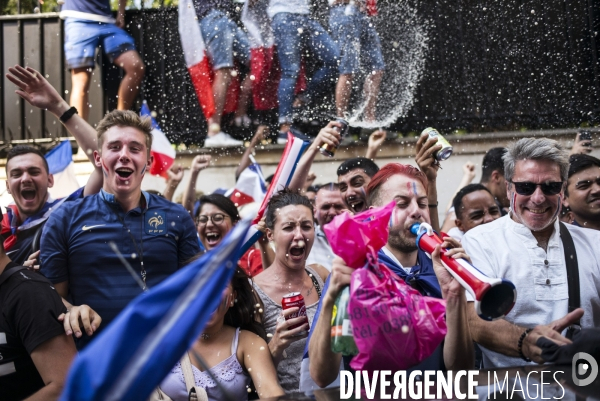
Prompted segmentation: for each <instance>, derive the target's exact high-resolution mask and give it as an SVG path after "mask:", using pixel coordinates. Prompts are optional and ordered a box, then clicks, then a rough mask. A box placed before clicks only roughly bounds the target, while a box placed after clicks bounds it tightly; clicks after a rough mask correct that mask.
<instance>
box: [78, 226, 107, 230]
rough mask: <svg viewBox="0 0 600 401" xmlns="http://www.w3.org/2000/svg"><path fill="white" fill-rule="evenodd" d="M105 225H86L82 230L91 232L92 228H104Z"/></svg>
mask: <svg viewBox="0 0 600 401" xmlns="http://www.w3.org/2000/svg"><path fill="white" fill-rule="evenodd" d="M105 225H106V224H96V225H95V226H87V225H85V226H83V227H81V230H82V231H87V230H91V229H92V228H96V227H103V226H105Z"/></svg>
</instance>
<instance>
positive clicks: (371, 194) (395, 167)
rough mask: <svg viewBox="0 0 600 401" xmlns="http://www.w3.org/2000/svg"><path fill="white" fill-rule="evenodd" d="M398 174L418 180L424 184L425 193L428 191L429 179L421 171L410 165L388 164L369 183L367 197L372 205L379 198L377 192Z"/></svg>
mask: <svg viewBox="0 0 600 401" xmlns="http://www.w3.org/2000/svg"><path fill="white" fill-rule="evenodd" d="M398 174H399V175H405V176H407V177H412V178H414V179H416V180H418V181H419V182H420V183H421V184H423V187H424V188H425V191H427V177H426V176H425V174H423V172H422V171H421V170H419V169H418V168H416V167H413V166H411V165H408V164H400V163H388V164H386V165H385V166H383V167H382V168H381V169H380V170H379V172H377V174H375V175H374V176H373V178H371V182H369V186H367V196H368V199H369V204H370V205H372V204H373V201H374V200H375V198H376V197H377V192H378V191H379V188H380V187H381V185H383V184H384V183H385V182H386V181H387V180H388V179H389V178H390V177H391V176H393V175H398Z"/></svg>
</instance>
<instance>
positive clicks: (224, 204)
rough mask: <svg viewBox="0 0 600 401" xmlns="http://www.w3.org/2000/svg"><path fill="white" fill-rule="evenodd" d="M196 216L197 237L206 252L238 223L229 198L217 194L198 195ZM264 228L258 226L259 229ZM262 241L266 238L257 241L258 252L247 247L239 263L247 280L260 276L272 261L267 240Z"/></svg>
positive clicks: (238, 217) (233, 206)
mask: <svg viewBox="0 0 600 401" xmlns="http://www.w3.org/2000/svg"><path fill="white" fill-rule="evenodd" d="M195 217H196V228H197V230H198V236H199V237H200V241H201V242H202V245H204V248H205V249H206V250H207V251H210V250H212V249H214V248H215V247H216V246H217V245H219V244H220V243H221V241H222V240H223V238H225V235H226V234H227V233H228V232H229V231H230V230H231V229H232V228H233V226H234V225H235V224H237V222H238V221H240V215H239V213H238V210H237V208H236V207H235V204H234V203H233V202H232V201H231V199H229V198H227V197H225V196H223V195H219V194H211V195H203V196H201V197H200V207H199V208H198V212H197V214H196V216H195ZM263 226H264V225H262V224H260V223H259V224H258V228H259V229H261V227H263ZM263 238H265V239H264V240H261V241H258V244H259V246H260V249H256V248H254V247H252V248H250V249H249V250H248V251H247V252H246V253H245V254H244V255H242V257H241V258H240V261H239V263H238V264H239V265H240V267H242V269H244V271H245V272H246V273H247V274H248V275H249V276H250V277H254V276H255V275H257V274H258V273H260V272H261V271H262V270H263V266H268V264H269V263H270V262H271V261H272V259H273V251H272V250H271V248H270V247H269V243H268V241H267V240H266V237H263Z"/></svg>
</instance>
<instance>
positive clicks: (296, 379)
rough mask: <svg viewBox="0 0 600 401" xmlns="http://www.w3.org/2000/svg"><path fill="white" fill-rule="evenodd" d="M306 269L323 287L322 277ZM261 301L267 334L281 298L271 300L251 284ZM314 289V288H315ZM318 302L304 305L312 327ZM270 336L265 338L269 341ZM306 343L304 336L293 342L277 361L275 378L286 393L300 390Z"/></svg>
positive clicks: (308, 268)
mask: <svg viewBox="0 0 600 401" xmlns="http://www.w3.org/2000/svg"><path fill="white" fill-rule="evenodd" d="M306 271H307V272H308V273H310V274H312V275H313V278H315V279H316V280H317V282H318V283H319V288H321V289H322V288H323V279H321V276H320V275H319V274H318V273H317V272H315V271H314V270H313V269H311V268H310V267H308V266H306ZM252 285H253V287H254V289H255V290H256V292H257V293H258V295H259V296H260V299H261V300H262V303H263V305H264V312H263V316H262V318H263V326H264V328H265V331H266V332H267V335H268V334H269V333H271V334H273V333H275V327H276V326H277V318H278V317H279V316H280V315H281V310H282V309H281V300H278V301H277V302H276V301H274V300H272V299H271V298H270V297H269V296H268V295H267V294H265V293H264V292H263V290H262V289H261V288H260V287H259V286H258V285H256V283H253V284H252ZM315 290H316V288H315ZM318 305H319V302H315V303H314V304H312V305H306V316H307V317H308V324H309V325H310V327H312V324H313V318H314V317H315V312H316V311H317V306H318ZM271 338H272V337H269V338H267V340H268V341H271ZM305 345H306V338H304V339H302V340H298V341H295V342H293V343H292V344H291V345H290V346H289V347H287V348H286V350H285V355H286V357H285V358H283V359H282V360H281V362H279V365H278V366H277V379H278V380H279V384H280V385H281V387H282V388H283V389H284V390H285V392H286V393H294V392H299V391H300V365H301V364H302V355H303V354H304V346H305Z"/></svg>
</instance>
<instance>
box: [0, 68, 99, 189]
mask: <svg viewBox="0 0 600 401" xmlns="http://www.w3.org/2000/svg"><path fill="white" fill-rule="evenodd" d="M8 71H9V73H8V74H6V77H7V78H8V80H9V81H11V82H12V83H13V84H15V85H16V86H17V87H18V88H19V89H18V90H16V91H15V92H16V93H17V94H18V95H19V96H21V97H22V98H23V99H25V100H27V102H28V103H29V104H31V105H32V106H34V107H37V108H40V109H42V110H47V111H49V112H50V113H52V114H54V116H55V117H56V118H60V116H62V115H63V114H64V112H65V111H67V110H69V108H70V106H69V104H68V103H67V102H66V101H65V100H64V99H63V98H62V97H61V96H60V94H59V93H58V92H57V90H56V89H54V87H53V86H52V85H50V83H49V82H48V81H47V80H46V78H44V76H43V75H42V74H40V73H39V72H38V71H36V70H34V69H33V68H31V67H26V68H23V67H21V66H19V65H16V66H15V67H13V68H9V69H8ZM63 125H64V126H65V127H66V128H67V130H68V131H69V133H70V134H71V135H73V137H74V138H75V140H76V141H77V144H78V145H79V147H81V148H82V149H83V151H84V152H85V154H86V155H87V157H88V159H89V160H90V162H91V163H92V165H94V166H95V165H96V164H95V163H94V155H93V153H94V150H96V149H97V135H96V130H95V129H94V128H93V127H92V126H91V125H90V124H88V123H87V121H85V120H84V119H83V118H81V117H79V115H77V114H74V115H73V116H72V117H71V118H69V119H68V120H67V121H66V122H64V123H63ZM101 187H102V171H101V169H100V168H99V167H96V168H95V170H94V172H93V173H92V174H91V175H90V178H89V180H88V182H87V184H86V186H85V190H84V195H86V196H87V195H91V194H95V193H98V191H100V188H101Z"/></svg>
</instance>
